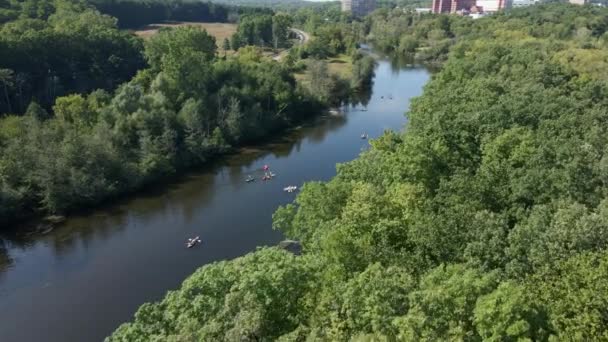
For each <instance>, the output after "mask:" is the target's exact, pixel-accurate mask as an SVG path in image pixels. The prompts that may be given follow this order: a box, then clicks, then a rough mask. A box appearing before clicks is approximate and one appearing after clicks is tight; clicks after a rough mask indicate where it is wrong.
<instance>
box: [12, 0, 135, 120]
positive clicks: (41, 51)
mask: <svg viewBox="0 0 608 342" xmlns="http://www.w3.org/2000/svg"><path fill="white" fill-rule="evenodd" d="M0 7H1V9H2V11H3V13H5V14H6V13H10V15H6V16H5V17H4V18H5V20H6V22H5V23H3V24H2V23H1V21H0V94H1V95H0V116H1V115H2V114H3V113H23V112H24V111H25V109H26V108H27V106H28V105H29V103H30V102H31V101H35V102H37V103H38V104H40V105H41V106H43V107H44V108H46V109H50V107H51V105H52V104H53V102H54V100H55V98H56V97H58V96H62V95H66V94H70V93H76V92H77V93H81V92H89V91H91V90H94V89H105V90H113V89H115V88H116V87H117V86H118V85H119V84H121V83H123V82H125V81H127V80H129V79H131V77H133V76H134V75H135V73H136V72H137V70H138V69H141V68H143V67H144V66H145V61H144V59H143V56H142V54H141V51H142V43H141V41H140V40H139V39H138V38H136V37H134V36H132V35H131V34H129V33H127V32H121V31H119V30H118V29H117V26H116V20H115V19H114V18H111V17H109V16H106V15H102V14H100V13H99V12H97V11H96V10H95V9H93V8H91V7H89V6H87V5H86V4H84V3H83V2H79V1H69V0H54V1H50V0H27V1H23V2H10V3H8V2H7V3H2V2H0ZM0 17H1V15H0ZM0 20H1V18H0Z"/></svg>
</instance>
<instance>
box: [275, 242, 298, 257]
mask: <svg viewBox="0 0 608 342" xmlns="http://www.w3.org/2000/svg"><path fill="white" fill-rule="evenodd" d="M278 247H279V248H281V249H284V250H286V251H288V252H290V253H293V254H295V255H300V254H302V244H301V243H300V241H295V240H283V241H281V242H279V245H278Z"/></svg>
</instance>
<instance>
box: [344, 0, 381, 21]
mask: <svg viewBox="0 0 608 342" xmlns="http://www.w3.org/2000/svg"><path fill="white" fill-rule="evenodd" d="M375 9H376V0H342V11H343V12H351V13H352V14H353V15H354V16H355V17H363V16H365V15H368V14H369V13H371V12H372V11H373V10H375Z"/></svg>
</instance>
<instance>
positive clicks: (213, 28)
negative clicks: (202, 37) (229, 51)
mask: <svg viewBox="0 0 608 342" xmlns="http://www.w3.org/2000/svg"><path fill="white" fill-rule="evenodd" d="M179 26H197V27H200V28H204V29H205V30H207V32H209V34H210V35H212V36H214V37H215V40H216V42H217V46H218V47H220V48H221V47H222V45H223V42H224V38H228V39H230V37H231V36H232V35H233V34H234V33H235V32H236V26H237V25H236V24H230V23H197V22H173V21H172V22H164V23H159V24H150V25H147V26H145V27H142V28H141V29H140V30H137V31H135V34H136V35H138V36H140V37H142V38H144V39H146V38H150V37H152V36H153V35H155V34H156V33H157V32H158V30H160V29H161V28H163V27H179Z"/></svg>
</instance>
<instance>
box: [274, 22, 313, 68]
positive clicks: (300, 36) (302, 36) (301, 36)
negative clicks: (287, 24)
mask: <svg viewBox="0 0 608 342" xmlns="http://www.w3.org/2000/svg"><path fill="white" fill-rule="evenodd" d="M289 30H290V31H291V32H293V33H294V34H295V35H296V36H297V37H298V40H299V41H300V45H302V44H306V43H307V42H308V41H309V40H310V35H309V34H308V33H306V32H304V31H302V30H298V29H295V28H290V29H289ZM286 53H287V50H286V51H282V52H280V53H277V54H276V55H274V56H272V59H274V60H275V61H277V62H278V61H280V60H281V58H283V56H284V55H285V54H286Z"/></svg>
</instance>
